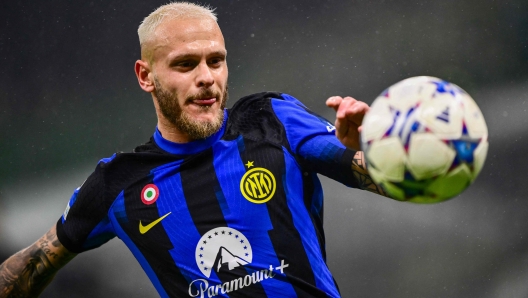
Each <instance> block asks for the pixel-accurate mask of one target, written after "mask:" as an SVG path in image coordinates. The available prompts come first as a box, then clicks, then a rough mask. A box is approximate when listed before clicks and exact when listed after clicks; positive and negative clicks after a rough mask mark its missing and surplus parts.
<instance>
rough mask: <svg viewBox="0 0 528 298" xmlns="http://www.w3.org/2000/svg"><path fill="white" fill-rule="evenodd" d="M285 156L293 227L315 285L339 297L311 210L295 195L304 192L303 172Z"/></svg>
mask: <svg viewBox="0 0 528 298" xmlns="http://www.w3.org/2000/svg"><path fill="white" fill-rule="evenodd" d="M284 154H285V157H286V158H285V162H286V164H285V169H286V174H285V175H284V181H285V183H284V184H285V191H286V196H287V203H288V207H289V210H290V211H291V212H292V219H293V225H294V226H295V228H296V229H297V231H298V232H299V233H300V234H301V239H302V245H303V247H304V250H305V251H306V254H307V257H308V259H309V262H310V263H309V265H310V267H311V270H312V272H313V273H314V275H316V277H317V278H315V285H316V286H317V288H319V289H324V290H326V291H328V292H330V294H331V295H332V296H333V297H338V296H339V293H338V292H337V291H336V289H334V288H333V285H334V281H333V278H332V275H331V273H330V270H329V269H328V267H327V266H326V263H325V261H324V259H322V253H321V250H320V245H319V241H318V238H317V232H316V229H315V228H314V225H313V222H312V219H311V217H310V214H309V210H310V209H307V208H306V207H305V205H304V202H302V201H301V200H300V198H299V197H296V195H295V194H299V193H302V191H303V185H302V184H300V183H298V182H299V181H302V180H303V178H302V172H301V171H299V168H298V166H297V164H296V163H295V160H294V159H293V157H291V156H290V155H289V153H288V152H287V151H286V150H285V152H284Z"/></svg>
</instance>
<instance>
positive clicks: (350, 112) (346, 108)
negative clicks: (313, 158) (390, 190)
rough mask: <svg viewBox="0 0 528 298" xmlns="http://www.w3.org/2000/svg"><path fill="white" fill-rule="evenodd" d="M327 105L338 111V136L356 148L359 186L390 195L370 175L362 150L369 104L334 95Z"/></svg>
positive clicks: (349, 145) (355, 174)
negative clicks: (363, 125)
mask: <svg viewBox="0 0 528 298" xmlns="http://www.w3.org/2000/svg"><path fill="white" fill-rule="evenodd" d="M326 105H327V106H328V107H330V108H333V109H334V111H335V112H336V121H335V127H336V137H337V139H338V140H339V141H340V142H341V143H342V144H343V145H345V146H346V147H347V148H350V149H353V150H356V151H357V152H356V155H354V160H353V161H352V171H353V172H354V176H355V177H356V179H357V181H358V182H359V187H360V188H361V189H363V190H367V191H370V192H373V193H377V194H380V195H382V196H386V197H388V195H387V193H385V192H384V191H383V189H382V188H381V187H379V186H378V185H377V184H376V183H374V180H372V178H371V177H370V175H369V173H368V170H367V164H366V162H365V156H364V154H363V152H362V151H359V150H361V145H360V139H359V137H360V133H361V123H362V122H363V117H364V116H365V114H366V113H367V112H368V110H369V106H368V105H367V104H366V103H364V102H361V101H359V100H356V99H354V98H352V97H345V98H343V97H340V96H332V97H330V98H329V99H328V100H327V101H326Z"/></svg>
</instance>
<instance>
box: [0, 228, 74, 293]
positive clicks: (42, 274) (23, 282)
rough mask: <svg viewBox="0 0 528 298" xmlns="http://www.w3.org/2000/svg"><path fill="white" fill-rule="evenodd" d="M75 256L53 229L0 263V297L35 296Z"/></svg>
mask: <svg viewBox="0 0 528 298" xmlns="http://www.w3.org/2000/svg"><path fill="white" fill-rule="evenodd" d="M74 256H75V254H72V253H69V252H68V251H67V250H66V249H64V247H63V246H62V245H61V244H60V242H59V241H58V239H57V236H56V234H55V230H54V228H53V229H52V230H50V231H49V232H48V233H47V234H46V235H45V236H44V237H42V238H41V239H39V240H38V241H37V242H35V243H34V244H33V245H31V246H30V247H28V248H26V249H24V250H22V251H20V252H18V253H16V254H15V255H13V256H11V257H10V258H9V259H7V260H6V261H5V262H4V263H2V264H1V265H0V297H1V298H4V297H6V298H7V297H9V298H11V297H13V298H14V297H37V296H38V295H39V294H40V293H41V292H42V291H43V290H44V288H45V287H46V286H47V285H48V284H49V283H50V281H51V280H52V279H53V277H54V276H55V273H57V270H58V269H60V268H61V267H62V266H64V265H65V264H66V263H67V262H68V261H70V260H71V259H72V258H73V257H74Z"/></svg>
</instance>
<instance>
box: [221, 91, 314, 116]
mask: <svg viewBox="0 0 528 298" xmlns="http://www.w3.org/2000/svg"><path fill="white" fill-rule="evenodd" d="M271 99H277V100H279V101H284V102H288V103H294V104H297V105H300V106H302V107H304V104H302V103H301V102H300V101H299V100H298V99H297V98H295V97H293V96H291V95H289V94H287V93H282V92H276V91H265V92H259V93H254V94H250V95H247V96H244V97H242V98H240V99H239V100H238V101H237V102H236V103H235V104H234V105H233V107H232V108H231V109H230V110H231V111H234V110H242V111H243V110H244V109H246V108H248V107H249V106H252V105H255V104H257V105H258V104H259V103H261V102H263V101H270V100H271Z"/></svg>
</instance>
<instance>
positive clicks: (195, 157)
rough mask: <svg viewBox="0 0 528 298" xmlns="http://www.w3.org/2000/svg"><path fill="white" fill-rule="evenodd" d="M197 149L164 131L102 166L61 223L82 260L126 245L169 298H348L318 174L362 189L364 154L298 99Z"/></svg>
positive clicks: (238, 112)
mask: <svg viewBox="0 0 528 298" xmlns="http://www.w3.org/2000/svg"><path fill="white" fill-rule="evenodd" d="M224 114H225V117H224V123H223V125H222V128H221V129H220V130H219V131H218V132H217V133H215V134H214V135H212V136H210V137H208V138H206V139H203V140H197V141H193V142H189V143H173V142H170V141H168V140H166V139H164V138H163V136H162V135H161V133H160V132H159V130H157V129H156V131H155V133H154V135H153V137H152V138H151V139H150V141H149V142H147V143H146V144H144V145H141V146H138V147H137V148H136V149H135V150H134V152H131V153H116V154H114V155H113V156H111V157H110V158H105V159H102V160H101V161H100V162H99V163H98V165H97V167H96V169H95V171H94V172H93V173H92V174H91V175H90V176H89V178H88V179H87V180H86V181H85V182H84V183H83V185H82V186H81V187H79V188H78V189H76V190H75V192H74V193H73V195H72V197H71V199H70V201H69V203H68V207H67V208H66V211H65V212H64V214H63V216H62V217H61V218H60V219H59V221H58V222H57V235H58V238H59V240H60V242H61V243H62V244H63V245H64V246H65V247H66V248H67V249H68V250H70V251H72V252H76V253H80V252H83V251H86V250H90V249H93V248H96V247H98V246H100V245H102V244H103V243H105V242H107V241H108V240H110V239H112V238H113V237H115V236H117V237H118V238H120V239H121V240H122V241H123V242H124V243H125V244H126V245H127V247H128V248H129V249H130V251H131V252H132V253H133V255H134V256H135V257H136V259H137V260H138V261H139V263H140V264H141V266H142V268H143V269H144V270H145V272H146V274H147V275H148V277H149V278H150V280H151V281H152V283H153V285H154V286H155V288H156V289H157V291H158V292H159V294H160V296H161V297H216V296H217V297H339V296H340V294H339V290H338V287H337V285H336V283H335V281H334V279H333V277H332V274H331V273H330V271H329V269H328V266H327V265H326V254H325V236H324V232H323V191H322V187H321V184H320V182H319V179H318V177H317V173H320V174H323V175H326V176H328V177H330V178H332V179H334V180H337V181H339V182H342V183H343V184H345V185H347V186H349V187H357V181H356V179H355V178H354V176H353V173H352V170H351V165H352V160H353V157H354V154H355V152H354V151H352V150H348V149H346V148H345V147H344V146H343V145H342V144H341V143H340V142H339V141H338V140H337V138H336V137H335V134H334V133H335V127H334V126H333V125H332V124H330V123H329V122H328V121H327V120H325V119H324V118H322V117H320V116H318V115H316V114H314V113H312V112H310V111H309V110H308V109H307V108H306V107H305V106H304V105H303V104H302V103H301V102H299V101H298V100H297V99H295V98H294V97H292V96H290V95H287V94H282V93H271V92H267V93H259V94H254V95H250V96H247V97H244V98H242V99H240V100H239V101H238V102H237V103H235V105H234V106H233V108H231V109H226V110H225V111H224Z"/></svg>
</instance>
